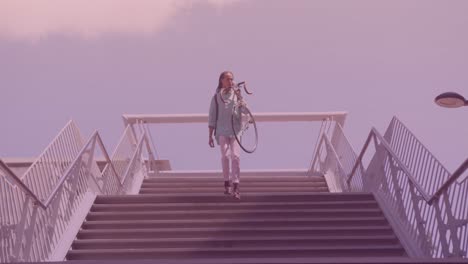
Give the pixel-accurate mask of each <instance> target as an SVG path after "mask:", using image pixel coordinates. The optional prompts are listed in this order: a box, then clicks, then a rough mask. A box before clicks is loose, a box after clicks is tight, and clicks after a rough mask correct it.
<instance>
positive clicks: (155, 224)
mask: <svg viewBox="0 0 468 264" xmlns="http://www.w3.org/2000/svg"><path fill="white" fill-rule="evenodd" d="M343 225H346V226H389V224H388V222H387V220H386V219H385V217H383V216H378V217H360V216H359V217H339V218H336V217H335V218H322V217H297V218H292V217H284V218H273V219H272V218H270V217H262V218H260V217H257V218H247V219H230V218H225V219H181V220H179V219H170V220H115V221H102V220H101V221H99V220H98V221H85V222H84V223H83V229H131V228H187V227H198V228H199V227H213V228H221V227H226V226H229V227H250V228H257V227H301V226H305V227H308V226H316V227H333V226H343Z"/></svg>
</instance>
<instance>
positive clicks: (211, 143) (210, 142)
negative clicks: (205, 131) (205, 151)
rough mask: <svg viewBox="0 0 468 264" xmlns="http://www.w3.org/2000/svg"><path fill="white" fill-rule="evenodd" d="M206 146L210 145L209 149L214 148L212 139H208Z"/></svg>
mask: <svg viewBox="0 0 468 264" xmlns="http://www.w3.org/2000/svg"><path fill="white" fill-rule="evenodd" d="M208 145H210V147H212V148H214V147H215V145H214V141H213V137H210V138H209V140H208Z"/></svg>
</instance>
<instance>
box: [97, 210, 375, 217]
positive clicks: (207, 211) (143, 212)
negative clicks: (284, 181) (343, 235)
mask: <svg viewBox="0 0 468 264" xmlns="http://www.w3.org/2000/svg"><path fill="white" fill-rule="evenodd" d="M213 212H217V213H219V214H224V213H231V214H234V213H239V214H242V213H278V212H281V213H294V212H303V213H329V212H361V213H363V212H377V213H380V212H382V210H381V209H380V208H357V209H356V208H331V209H323V208H320V209H255V210H252V209H232V210H228V211H227V212H224V211H223V212H220V211H219V210H197V211H187V210H171V211H150V212H148V211H137V212H133V211H131V212H129V211H123V212H120V211H117V212H90V213H89V215H90V216H97V215H111V214H120V215H122V214H128V215H148V214H156V215H163V214H184V215H187V214H211V213H213Z"/></svg>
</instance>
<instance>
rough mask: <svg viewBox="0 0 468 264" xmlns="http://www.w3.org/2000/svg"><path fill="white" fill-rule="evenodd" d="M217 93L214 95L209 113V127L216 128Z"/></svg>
mask: <svg viewBox="0 0 468 264" xmlns="http://www.w3.org/2000/svg"><path fill="white" fill-rule="evenodd" d="M215 100H216V95H215V96H213V97H212V99H211V104H210V111H209V113H208V127H212V128H216V102H215Z"/></svg>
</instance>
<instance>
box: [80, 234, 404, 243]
mask: <svg viewBox="0 0 468 264" xmlns="http://www.w3.org/2000/svg"><path fill="white" fill-rule="evenodd" d="M274 239H281V240H369V239H396V236H395V235H333V236H323V235H322V236H317V235H314V236H291V235H283V236H276V237H269V236H268V237H266V236H258V235H257V236H252V235H245V236H236V237H184V238H89V239H78V240H75V241H74V243H78V244H83V243H87V242H91V243H126V242H174V241H251V240H268V241H270V240H274Z"/></svg>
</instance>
